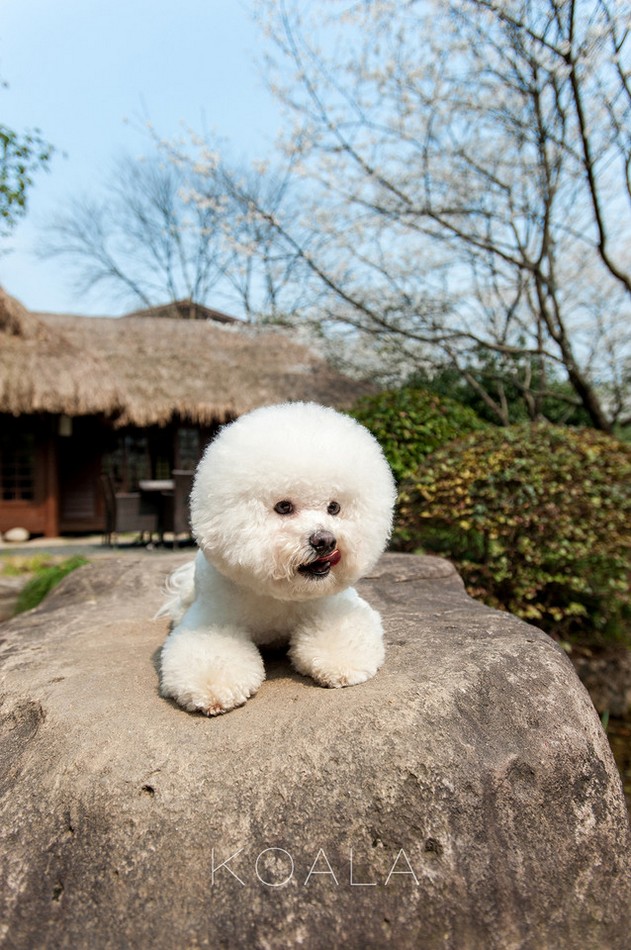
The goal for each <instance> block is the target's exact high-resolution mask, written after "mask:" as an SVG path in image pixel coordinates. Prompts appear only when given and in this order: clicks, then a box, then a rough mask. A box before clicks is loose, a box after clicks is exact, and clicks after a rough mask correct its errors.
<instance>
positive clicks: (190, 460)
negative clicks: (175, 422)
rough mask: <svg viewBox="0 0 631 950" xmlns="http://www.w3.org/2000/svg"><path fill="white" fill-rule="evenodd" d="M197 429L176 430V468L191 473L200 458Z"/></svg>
mask: <svg viewBox="0 0 631 950" xmlns="http://www.w3.org/2000/svg"><path fill="white" fill-rule="evenodd" d="M199 441H200V440H199V429H178V430H177V466H178V468H182V469H185V470H187V471H189V472H192V471H193V469H195V468H197V463H198V462H199V460H200V457H201V451H200V447H199Z"/></svg>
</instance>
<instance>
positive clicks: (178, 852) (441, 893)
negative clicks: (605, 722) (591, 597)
mask: <svg viewBox="0 0 631 950" xmlns="http://www.w3.org/2000/svg"><path fill="white" fill-rule="evenodd" d="M182 560H183V557H182V556H179V555H176V556H172V557H171V556H164V557H157V556H156V557H153V558H152V557H144V558H142V559H140V558H139V559H137V560H136V559H133V560H132V559H130V558H128V557H127V558H125V559H122V558H121V559H108V560H105V561H102V562H98V563H93V564H92V565H90V566H88V567H85V568H82V569H81V570H80V571H77V572H75V573H74V574H72V575H70V577H68V578H67V579H66V580H65V581H64V582H63V584H62V585H61V586H60V587H59V588H58V589H57V591H56V592H55V593H54V594H53V595H51V596H50V597H49V598H48V600H47V601H45V602H44V604H43V605H42V606H41V607H40V608H38V609H37V610H35V611H33V612H31V613H30V614H27V615H22V616H20V617H18V618H16V619H15V620H13V621H11V622H9V623H7V624H5V625H4V626H3V627H2V628H0V631H1V632H2V634H3V636H4V643H3V645H2V648H1V649H2V653H3V659H4V673H5V675H4V685H3V687H2V694H3V699H2V706H1V709H0V711H1V713H2V727H3V731H2V744H1V762H0V792H1V793H2V795H3V799H2V819H3V820H2V841H1V848H2V857H1V860H0V875H1V878H2V904H1V905H0V921H2V924H1V926H2V928H3V929H2V931H1V933H2V935H3V936H4V940H5V941H6V945H7V946H9V947H12V948H34V947H37V948H44V947H54V948H58V947H68V948H73V950H75V948H83V947H86V948H87V947H90V948H97V950H98V948H119V947H120V948H123V947H124V948H128V947H132V948H145V947H152V948H153V947H156V948H162V947H164V948H174V947H187V948H193V947H212V948H219V947H222V948H223V947H225V948H232V947H235V948H241V947H255V948H259V947H260V948H286V947H293V946H304V947H307V948H320V947H321V948H325V947H326V948H329V947H341V946H345V947H351V948H354V947H358V948H359V947H375V948H377V947H380V948H381V947H384V946H392V947H396V948H408V947H410V948H411V947H414V948H428V950H431V948H438V947H440V948H453V950H478V948H479V950H493V948H501V950H505V948H554V950H564V948H577V950H578V948H580V950H590V948H607V950H622V948H626V947H629V946H630V945H631V944H630V942H629V933H631V929H630V928H631V921H630V920H629V899H630V889H629V848H630V841H629V829H628V824H627V819H626V812H625V805H624V800H623V795H622V790H621V786H620V781H619V778H618V775H617V772H616V769H615V765H614V762H613V760H612V757H611V754H610V752H609V748H608V745H607V741H606V738H605V736H604V734H603V732H602V730H601V728H600V723H599V721H598V718H597V716H596V714H595V711H594V709H593V707H592V705H591V703H590V700H589V697H588V695H587V693H586V691H585V690H584V688H583V687H582V686H581V684H580V682H579V680H578V679H577V677H576V675H575V673H574V671H573V669H572V667H571V665H570V663H569V662H568V660H567V659H566V657H565V656H564V655H563V653H562V651H560V650H559V649H558V648H557V647H556V646H555V645H554V644H553V643H552V642H551V641H550V640H549V639H548V638H547V637H546V636H545V635H543V634H542V633H540V632H539V631H538V630H536V629H534V628H532V627H529V626H527V625H526V624H524V623H522V622H520V621H518V620H516V619H515V618H513V617H511V616H509V615H507V614H502V613H497V612H494V611H492V610H488V609H486V608H485V607H483V606H481V605H479V604H477V603H475V602H474V601H472V600H470V599H469V598H468V597H467V596H466V594H465V592H464V590H463V587H462V584H461V582H460V580H459V578H458V576H457V575H456V574H455V573H454V571H453V569H452V568H451V567H450V565H449V564H447V563H446V562H445V561H441V560H438V559H433V558H414V557H411V556H406V555H389V556H386V557H384V559H383V561H382V562H381V564H380V565H379V567H378V569H377V570H376V571H375V572H374V574H373V576H372V577H371V578H370V579H368V580H367V581H365V582H364V583H363V584H362V592H363V593H364V594H365V595H366V596H367V597H368V598H369V599H370V601H371V602H372V603H373V604H374V605H375V606H377V607H378V608H379V609H381V611H382V613H383V616H384V620H385V626H386V631H387V639H388V653H387V661H386V665H385V666H384V668H383V669H382V670H381V671H380V673H379V674H378V675H377V676H376V677H375V679H373V680H371V681H370V682H368V683H366V684H364V685H362V686H356V687H353V688H349V689H343V690H326V689H320V688H319V687H316V686H315V685H314V684H313V683H312V682H310V681H309V680H307V679H304V678H303V677H300V676H297V675H295V674H294V673H293V672H292V671H291V669H290V667H289V664H288V662H287V660H286V659H285V657H283V656H279V655H276V656H274V657H272V658H270V659H268V663H267V667H268V679H267V681H266V682H265V683H264V685H263V687H262V688H261V690H260V692H259V693H258V695H257V696H256V697H255V698H254V699H252V700H250V701H249V702H248V703H247V705H246V706H244V707H242V708H241V709H238V710H235V711H233V712H231V713H229V714H228V715H226V716H222V717H219V718H217V719H212V720H209V719H205V718H203V717H202V716H195V715H190V714H189V713H186V712H183V711H182V710H180V709H178V708H177V707H176V706H174V705H173V704H172V703H170V702H167V701H165V700H163V699H161V698H160V696H159V695H158V691H157V685H158V681H157V675H156V669H155V663H156V659H157V650H158V648H159V646H160V644H161V642H162V640H163V638H164V636H165V633H166V626H165V624H164V623H163V622H161V621H160V622H157V621H152V619H151V617H152V614H153V612H154V611H155V609H156V608H157V606H158V604H159V602H160V592H159V589H160V585H161V582H162V580H163V577H164V574H165V572H166V570H168V569H170V568H172V567H173V566H174V565H176V564H179V563H181V562H182Z"/></svg>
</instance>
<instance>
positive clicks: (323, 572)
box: [298, 548, 342, 577]
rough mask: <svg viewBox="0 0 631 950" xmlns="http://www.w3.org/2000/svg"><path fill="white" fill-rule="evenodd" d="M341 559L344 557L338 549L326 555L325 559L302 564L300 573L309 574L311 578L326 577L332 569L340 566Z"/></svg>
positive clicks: (321, 558)
mask: <svg viewBox="0 0 631 950" xmlns="http://www.w3.org/2000/svg"><path fill="white" fill-rule="evenodd" d="M341 559H342V555H341V554H340V552H339V551H338V550H337V548H336V549H335V551H331V553H330V554H325V555H324V556H323V557H319V558H316V560H315V561H310V562H309V563H308V564H301V565H300V567H299V568H298V571H299V572H300V573H301V574H307V575H308V576H309V577H326V576H327V574H328V573H329V572H330V570H331V568H332V567H335V565H336V564H339V562H340V560H341Z"/></svg>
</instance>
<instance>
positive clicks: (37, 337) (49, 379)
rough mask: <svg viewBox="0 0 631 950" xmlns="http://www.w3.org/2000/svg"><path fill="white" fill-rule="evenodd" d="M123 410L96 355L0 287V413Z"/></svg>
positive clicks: (108, 411)
mask: <svg viewBox="0 0 631 950" xmlns="http://www.w3.org/2000/svg"><path fill="white" fill-rule="evenodd" d="M121 406H122V398H121V397H120V396H119V394H118V392H117V389H116V386H115V383H114V380H113V379H112V377H111V374H110V373H109V370H108V367H107V364H106V362H105V361H104V360H103V359H102V358H101V357H100V356H99V355H98V350H95V351H93V350H92V349H90V350H83V349H81V347H78V346H77V344H76V343H75V342H74V341H73V340H72V339H71V338H69V337H66V336H65V335H64V334H63V333H62V332H60V330H59V329H58V328H56V327H53V326H49V324H48V323H47V322H45V321H42V320H39V319H38V318H37V317H36V316H34V315H33V314H32V313H29V312H28V311H27V310H26V309H25V308H24V307H23V306H22V304H20V303H19V302H18V301H17V300H15V299H14V298H13V297H9V296H8V294H6V293H5V292H4V291H3V290H2V288H1V287H0V412H5V413H10V414H11V415H15V416H18V415H21V414H22V413H37V412H49V413H66V414H67V415H72V416H74V415H88V414H93V413H101V412H104V413H108V414H113V413H115V412H117V411H118V410H119V408H120V407H121Z"/></svg>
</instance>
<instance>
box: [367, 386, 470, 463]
mask: <svg viewBox="0 0 631 950" xmlns="http://www.w3.org/2000/svg"><path fill="white" fill-rule="evenodd" d="M350 414H351V415H352V416H353V417H354V418H355V419H357V421H358V422H361V423H362V425H365V426H366V428H367V429H370V431H371V432H372V434H373V435H374V436H375V438H376V439H377V440H378V442H379V443H380V444H381V447H382V449H383V451H384V453H385V455H386V458H387V459H388V462H389V463H390V467H391V468H392V471H393V472H394V477H395V478H396V479H397V481H398V482H400V481H402V480H403V479H404V478H408V477H409V476H411V475H412V474H413V473H414V472H415V471H416V469H417V468H418V466H419V463H420V462H421V461H422V460H423V459H424V458H425V456H427V455H429V454H430V453H431V452H433V451H434V450H435V449H437V448H438V447H439V446H441V445H443V444H444V443H445V442H451V441H452V439H456V438H458V437H459V436H461V435H465V434H467V433H469V432H472V431H475V430H477V429H483V428H486V423H484V422H483V421H482V420H481V419H480V418H479V417H478V416H477V415H476V413H475V412H473V410H472V409H469V408H467V407H466V406H462V405H461V404H460V403H458V402H455V401H454V400H453V399H448V398H446V397H444V396H438V395H436V394H435V393H429V392H427V391H426V390H424V389H416V388H414V387H409V386H406V387H404V388H402V389H398V390H388V391H387V392H382V393H379V394H378V395H376V396H365V397H364V398H362V399H360V400H358V401H357V402H356V403H355V405H354V407H353V409H352V410H351V412H350Z"/></svg>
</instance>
